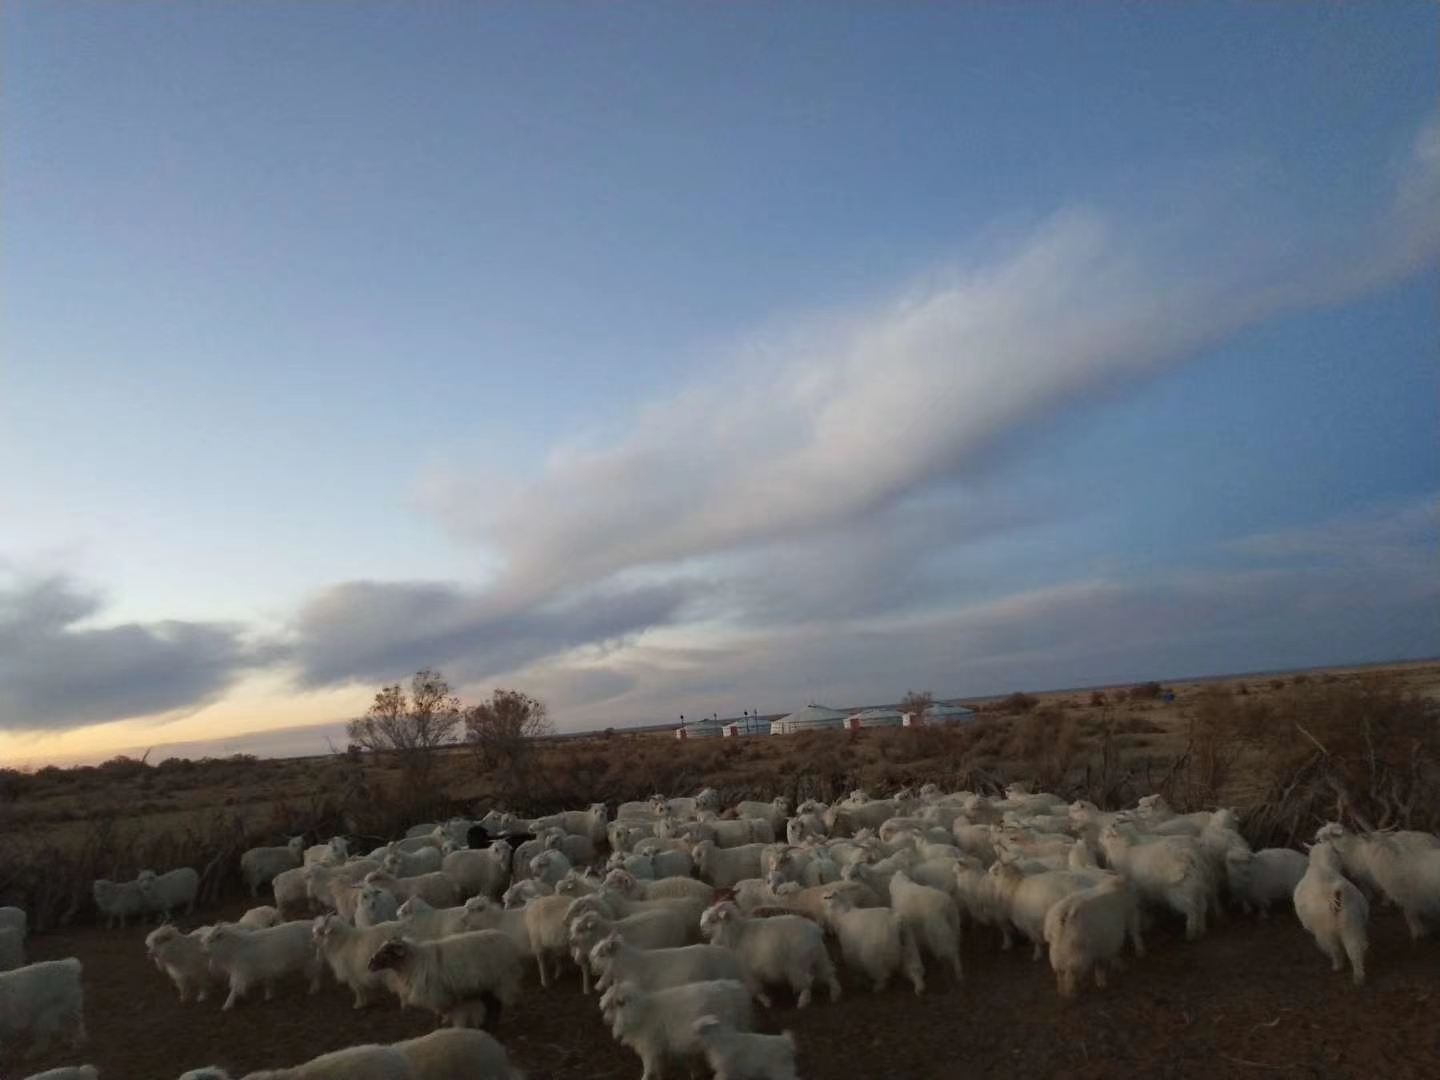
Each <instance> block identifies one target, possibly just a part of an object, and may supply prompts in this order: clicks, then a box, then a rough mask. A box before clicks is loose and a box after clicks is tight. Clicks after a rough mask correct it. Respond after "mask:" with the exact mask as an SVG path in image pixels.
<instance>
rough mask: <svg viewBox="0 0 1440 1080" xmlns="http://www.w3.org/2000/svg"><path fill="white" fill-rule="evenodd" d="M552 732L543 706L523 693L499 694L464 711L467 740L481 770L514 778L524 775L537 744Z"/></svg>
mask: <svg viewBox="0 0 1440 1080" xmlns="http://www.w3.org/2000/svg"><path fill="white" fill-rule="evenodd" d="M553 730H554V729H553V728H552V726H551V724H550V714H549V713H548V712H547V711H546V709H545V705H544V703H543V702H540V701H537V700H536V699H535V698H533V697H531V696H530V695H529V694H526V693H524V692H523V691H520V690H496V691H495V692H494V693H493V694H491V695H490V700H489V701H487V702H484V703H483V704H480V705H476V706H474V707H472V708H470V709H467V710H466V711H465V738H466V740H467V741H468V742H470V743H471V744H472V745H473V746H474V747H475V753H476V755H477V756H478V757H479V758H480V764H481V766H482V767H483V768H486V769H500V770H504V771H505V772H507V773H509V774H511V775H521V774H523V773H524V772H525V770H526V767H527V766H528V765H529V759H530V751H531V750H532V749H533V746H534V740H535V739H537V738H539V737H540V736H542V735H549V734H550V733H551V732H552V731H553Z"/></svg>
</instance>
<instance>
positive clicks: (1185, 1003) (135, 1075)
mask: <svg viewBox="0 0 1440 1080" xmlns="http://www.w3.org/2000/svg"><path fill="white" fill-rule="evenodd" d="M240 910H241V908H240V907H238V906H230V907H227V908H226V909H223V910H222V911H215V912H211V913H209V914H208V916H207V917H208V918H209V919H214V918H216V917H219V916H223V915H228V916H231V917H233V915H234V914H236V913H238V912H239V911H240ZM199 921H200V919H199V918H198V917H197V918H194V919H191V920H187V921H186V923H185V924H184V925H185V926H186V928H188V927H189V926H190V925H195V924H198V922H199ZM148 929H149V927H138V928H137V927H132V928H130V929H128V930H124V931H118V930H117V931H111V932H107V931H104V930H101V929H97V928H94V927H85V928H81V929H75V930H69V931H64V932H56V933H51V934H46V935H41V936H39V937H37V938H36V939H35V940H34V942H33V949H32V953H33V956H34V958H35V959H54V958H58V957H63V956H70V955H74V956H78V957H79V958H80V959H81V960H82V961H83V962H84V964H85V987H86V994H87V1000H86V1015H87V1020H88V1024H89V1028H90V1037H91V1041H90V1044H89V1046H88V1047H87V1048H86V1049H85V1050H84V1051H83V1052H81V1054H80V1055H79V1057H80V1059H81V1060H84V1061H88V1062H91V1063H93V1064H95V1065H96V1066H97V1067H98V1068H99V1069H100V1074H101V1076H102V1077H103V1078H104V1080H170V1078H174V1077H177V1076H178V1075H179V1074H180V1073H181V1072H182V1071H183V1070H185V1069H188V1068H194V1067H196V1066H198V1065H202V1064H220V1065H224V1066H226V1067H228V1068H229V1069H230V1070H231V1072H232V1073H234V1074H235V1075H240V1074H242V1073H243V1072H245V1071H246V1070H249V1069H257V1068H265V1067H274V1066H280V1065H288V1064H295V1063H298V1062H300V1061H302V1060H305V1059H307V1058H309V1057H312V1056H314V1055H316V1054H320V1053H323V1052H325V1051H327V1050H332V1049H336V1048H338V1047H341V1046H348V1045H353V1044H356V1043H361V1042H387V1041H393V1040H396V1039H402V1038H408V1037H411V1036H413V1035H418V1034H423V1033H424V1032H425V1031H427V1030H429V1029H430V1027H431V1021H430V1019H429V1018H428V1017H427V1016H426V1015H423V1014H421V1013H418V1012H415V1011H402V1010H400V1009H399V1008H398V1006H381V1007H375V1008H371V1009H369V1010H367V1011H364V1012H356V1011H354V1010H352V1008H351V999H350V995H349V993H348V991H345V990H342V989H341V988H340V987H338V986H335V985H334V984H333V983H332V982H330V981H329V978H328V975H327V981H326V984H325V986H324V988H323V990H322V991H321V993H320V994H319V995H317V996H316V997H313V998H311V997H307V996H305V993H304V988H303V986H295V987H290V988H288V989H287V990H285V991H284V992H282V993H281V994H280V995H278V996H277V997H276V999H275V1000H274V1001H270V1002H265V1001H262V1000H259V999H258V998H257V999H256V1000H253V1001H247V1002H243V1003H242V1004H241V1005H240V1007H238V1008H237V1009H236V1010H234V1011H232V1012H230V1013H222V1012H220V1008H219V1005H220V1002H219V1001H217V1000H211V1001H208V1002H205V1003H201V1004H191V1005H186V1006H182V1005H180V1003H179V1001H178V999H177V997H176V995H175V992H174V990H173V989H172V987H171V985H170V982H169V980H168V979H167V978H166V977H165V976H164V975H162V974H161V973H159V972H157V971H156V970H155V969H154V967H152V966H151V965H150V964H149V962H148V961H147V960H146V959H145V955H144V936H145V933H146V932H147V930H148ZM1150 939H1151V940H1150V945H1151V955H1150V956H1149V957H1147V958H1146V959H1145V960H1142V961H1136V962H1134V963H1132V964H1131V966H1130V968H1129V970H1127V971H1126V972H1124V973H1122V974H1120V975H1118V976H1116V977H1115V978H1114V979H1112V981H1111V985H1110V988H1109V989H1108V990H1105V991H1095V990H1093V989H1090V988H1087V989H1086V991H1085V992H1084V994H1083V996H1082V997H1081V998H1080V999H1079V1000H1077V1001H1076V1002H1075V1003H1073V1004H1069V1005H1066V1004H1062V1003H1061V1002H1060V1000H1059V998H1058V997H1057V995H1056V992H1055V986H1054V981H1053V979H1052V977H1051V974H1050V970H1049V965H1048V964H1047V963H1046V962H1045V961H1044V960H1041V961H1039V962H1032V961H1031V960H1030V958H1029V954H1028V950H1021V951H1016V952H1012V953H1004V952H1001V951H1000V949H999V947H998V943H997V942H996V941H993V940H991V937H990V936H989V934H988V933H986V932H984V931H981V932H980V935H979V936H977V937H976V938H974V939H972V940H969V941H967V942H966V947H965V965H966V979H965V983H964V985H963V986H961V987H958V988H957V987H954V986H952V985H950V984H949V982H948V980H947V978H946V976H945V975H943V974H941V973H940V972H938V971H936V970H933V969H932V971H931V973H930V983H931V985H930V988H929V990H927V993H926V994H925V996H924V997H923V998H920V999H917V998H916V997H915V996H914V995H913V994H911V993H910V992H909V990H908V987H907V988H906V989H901V988H900V987H899V986H898V985H897V986H892V988H891V989H890V990H888V991H886V992H885V993H883V994H879V995H876V994H873V993H870V992H869V991H868V990H864V989H861V988H860V986H859V985H858V984H857V983H855V982H854V981H853V980H849V979H845V978H844V976H843V974H842V980H843V982H844V995H843V996H842V999H841V1001H840V1002H839V1003H838V1004H835V1005H831V1004H829V1003H828V1002H825V1000H824V995H823V994H822V995H821V996H820V998H819V1003H818V1004H816V1005H814V1006H812V1007H811V1008H809V1009H807V1010H804V1011H803V1012H802V1011H798V1010H796V1009H795V1008H794V1007H793V1006H792V1005H791V1004H790V1003H789V1001H788V1000H784V1001H779V1002H777V1006H776V1008H774V1009H771V1010H762V1013H761V1026H762V1028H763V1029H764V1030H767V1031H779V1030H782V1029H790V1030H793V1031H794V1033H795V1036H796V1039H797V1041H798V1043H799V1046H800V1075H801V1076H803V1077H805V1078H807V1080H851V1078H853V1080H921V1078H936V1080H939V1078H945V1080H963V1078H969V1077H1024V1078H1042V1077H1054V1078H1057V1080H1059V1078H1066V1080H1101V1078H1110V1077H1164V1078H1181V1077H1197V1078H1198V1077H1204V1078H1206V1080H1214V1078H1217V1077H1246V1078H1257V1077H1267V1076H1290V1077H1323V1078H1343V1077H1356V1078H1361V1077H1364V1078H1367V1080H1368V1078H1382V1077H1383V1078H1386V1080H1410V1078H1414V1080H1419V1078H1424V1077H1437V1076H1440V1025H1437V1023H1436V1018H1437V1016H1440V942H1437V941H1426V942H1421V943H1420V944H1419V945H1418V946H1412V944H1411V942H1410V940H1409V937H1408V935H1407V934H1406V932H1405V928H1404V925H1403V923H1402V922H1401V921H1400V920H1399V918H1398V917H1397V916H1395V915H1394V914H1393V913H1390V912H1383V913H1380V912H1377V916H1376V919H1375V921H1374V923H1373V925H1372V932H1371V957H1370V972H1371V979H1370V983H1369V985H1367V986H1365V987H1362V988H1359V989H1357V988H1355V987H1353V986H1352V985H1351V983H1350V981H1349V978H1348V976H1346V975H1336V974H1332V973H1331V972H1330V970H1329V965H1328V963H1327V961H1326V960H1325V959H1324V958H1323V957H1322V956H1321V954H1320V953H1319V951H1318V950H1317V949H1316V948H1315V946H1314V944H1313V942H1312V941H1311V940H1310V938H1309V937H1308V935H1306V934H1305V933H1304V931H1303V930H1301V928H1300V927H1299V925H1298V924H1297V923H1296V921H1295V919H1294V916H1293V915H1292V914H1290V913H1289V912H1283V911H1282V912H1277V913H1276V914H1275V915H1274V916H1272V917H1271V918H1270V919H1269V920H1268V921H1250V920H1243V919H1239V918H1232V919H1230V920H1228V921H1227V922H1225V923H1223V924H1222V925H1220V926H1218V927H1217V928H1215V929H1214V930H1212V932H1211V933H1210V934H1209V935H1208V936H1207V937H1205V938H1204V939H1202V940H1201V941H1199V942H1196V943H1193V944H1187V943H1186V942H1184V941H1183V940H1182V939H1181V938H1180V937H1178V936H1177V935H1176V934H1175V932H1174V931H1173V930H1172V929H1171V928H1169V927H1158V928H1155V929H1153V930H1152V932H1151V934H1150ZM496 1034H497V1035H498V1036H499V1037H500V1038H501V1040H502V1041H503V1042H504V1043H505V1044H506V1045H507V1046H508V1047H509V1049H510V1052H511V1056H512V1058H513V1059H514V1061H515V1063H516V1064H517V1065H518V1066H520V1067H522V1068H524V1069H527V1070H531V1071H532V1073H533V1074H536V1075H541V1076H549V1077H552V1078H554V1080H620V1078H633V1077H636V1076H638V1075H639V1069H640V1063H639V1059H638V1058H636V1057H635V1056H634V1055H633V1054H632V1053H631V1052H630V1051H629V1050H627V1049H625V1048H624V1047H621V1046H620V1045H619V1044H617V1043H615V1042H614V1041H613V1040H612V1039H611V1038H610V1036H609V1033H608V1031H607V1030H606V1028H605V1027H604V1025H603V1023H602V1021H601V1018H600V1015H599V1010H598V1008H597V1007H596V1005H595V999H594V998H591V999H590V1000H589V1001H586V1000H585V999H583V998H582V996H581V994H580V989H579V979H578V976H576V977H573V978H569V979H567V980H565V981H564V982H563V983H562V984H561V985H559V986H558V987H555V988H552V989H551V990H549V991H542V990H541V989H540V987H539V986H538V984H537V983H536V982H535V981H534V980H533V978H532V980H531V982H530V985H529V986H528V987H527V990H526V993H525V995H524V998H523V1000H522V1001H521V1003H520V1004H519V1006H518V1007H517V1008H516V1009H515V1010H514V1011H513V1012H512V1013H510V1014H507V1015H506V1016H505V1017H504V1018H503V1019H502V1020H501V1023H500V1026H499V1029H498V1030H497V1032H496ZM75 1061H76V1057H75V1056H74V1055H72V1054H71V1053H70V1052H69V1051H68V1050H63V1049H58V1048H57V1049H55V1050H52V1052H51V1053H49V1054H47V1055H46V1057H45V1058H44V1059H43V1060H40V1061H36V1062H33V1063H30V1062H27V1063H24V1064H25V1067H24V1068H22V1065H21V1063H20V1062H18V1061H16V1060H15V1059H14V1058H13V1057H9V1056H3V1057H0V1077H3V1078H4V1080H11V1078H14V1077H21V1076H25V1075H27V1074H28V1073H29V1072H33V1071H38V1070H39V1069H40V1068H48V1067H52V1066H55V1065H60V1064H66V1063H74V1062H75Z"/></svg>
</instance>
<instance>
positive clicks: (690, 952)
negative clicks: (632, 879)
mask: <svg viewBox="0 0 1440 1080" xmlns="http://www.w3.org/2000/svg"><path fill="white" fill-rule="evenodd" d="M589 960H590V967H591V968H592V969H593V970H594V971H595V973H596V976H597V977H596V981H595V988H596V989H597V990H600V991H602V992H603V991H604V990H606V989H608V988H609V987H610V986H612V985H614V984H615V983H617V982H625V983H630V984H632V985H633V986H637V987H639V988H640V989H641V990H664V989H666V988H668V987H671V986H683V985H684V984H685V983H692V982H705V981H707V980H709V979H734V980H736V981H737V982H742V983H745V984H746V985H747V986H749V987H750V992H751V996H753V997H754V998H755V999H756V1000H757V1001H760V1002H761V1003H762V1004H768V1001H766V1000H765V997H764V995H763V994H762V993H761V992H760V991H759V987H758V985H757V984H755V983H753V982H752V980H751V978H750V975H749V972H748V971H746V969H745V962H744V961H743V960H742V959H741V958H740V956H739V955H738V954H737V953H735V952H733V951H732V950H730V949H727V948H724V947H723V946H720V945H681V946H677V947H674V948H660V949H646V948H640V947H637V946H634V945H629V944H627V943H626V942H625V941H624V940H623V939H622V938H621V937H620V935H619V934H610V935H608V936H606V937H604V938H601V939H600V940H599V941H597V942H596V943H595V946H594V947H593V948H592V949H591V950H590V957H589Z"/></svg>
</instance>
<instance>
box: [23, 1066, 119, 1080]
mask: <svg viewBox="0 0 1440 1080" xmlns="http://www.w3.org/2000/svg"><path fill="white" fill-rule="evenodd" d="M25 1080H100V1070H99V1069H97V1068H95V1066H94V1065H62V1066H60V1068H58V1069H46V1070H45V1071H44V1072H41V1073H35V1074H34V1075H33V1076H27V1077H26V1078H25Z"/></svg>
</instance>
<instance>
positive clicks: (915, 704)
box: [900, 690, 935, 724]
mask: <svg viewBox="0 0 1440 1080" xmlns="http://www.w3.org/2000/svg"><path fill="white" fill-rule="evenodd" d="M933 704H935V699H934V698H933V697H932V696H931V695H930V691H929V690H907V691H905V696H904V697H903V698H901V699H900V711H901V712H902V713H909V714H910V715H911V716H913V717H914V718H915V719H914V720H913V721H912V723H916V724H919V723H923V722H924V720H925V713H926V712H927V711H928V710H929V708H930V706H931V705H933Z"/></svg>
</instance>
